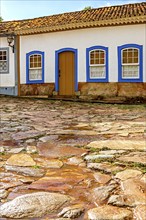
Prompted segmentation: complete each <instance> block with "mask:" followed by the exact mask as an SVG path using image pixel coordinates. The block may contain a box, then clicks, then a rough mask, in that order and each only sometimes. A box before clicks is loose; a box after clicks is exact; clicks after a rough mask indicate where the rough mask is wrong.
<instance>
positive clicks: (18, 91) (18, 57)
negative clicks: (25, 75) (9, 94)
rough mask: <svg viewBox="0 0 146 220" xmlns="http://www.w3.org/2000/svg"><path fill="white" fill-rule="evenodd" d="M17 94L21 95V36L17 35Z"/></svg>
mask: <svg viewBox="0 0 146 220" xmlns="http://www.w3.org/2000/svg"><path fill="white" fill-rule="evenodd" d="M15 45H16V47H15V51H16V53H15V70H16V71H15V95H16V96H20V36H19V35H17V36H16V37H15Z"/></svg>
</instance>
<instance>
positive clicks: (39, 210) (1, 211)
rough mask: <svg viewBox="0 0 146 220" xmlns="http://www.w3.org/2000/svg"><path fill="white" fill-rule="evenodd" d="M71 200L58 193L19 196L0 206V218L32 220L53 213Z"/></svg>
mask: <svg viewBox="0 0 146 220" xmlns="http://www.w3.org/2000/svg"><path fill="white" fill-rule="evenodd" d="M70 200H71V198H70V197H69V196H66V195H61V194H59V193H47V192H37V193H32V194H26V195H23V196H19V197H17V198H15V199H14V200H12V201H10V202H7V203H5V204H3V205H1V206H0V217H5V218H20V219H24V218H33V217H35V218H36V217H42V216H44V215H46V214H48V213H53V212H55V211H56V210H58V209H59V208H60V207H61V206H62V205H64V204H65V203H67V202H69V201H70Z"/></svg>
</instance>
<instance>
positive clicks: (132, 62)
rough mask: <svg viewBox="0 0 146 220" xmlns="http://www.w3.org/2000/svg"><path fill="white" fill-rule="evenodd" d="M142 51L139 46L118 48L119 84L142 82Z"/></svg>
mask: <svg viewBox="0 0 146 220" xmlns="http://www.w3.org/2000/svg"><path fill="white" fill-rule="evenodd" d="M142 50H143V49H142V46H141V45H137V44H126V45H122V46H120V47H118V66H119V82H142V75H143V73H142V69H143V66H142V65H143V64H142V63H143V61H142Z"/></svg>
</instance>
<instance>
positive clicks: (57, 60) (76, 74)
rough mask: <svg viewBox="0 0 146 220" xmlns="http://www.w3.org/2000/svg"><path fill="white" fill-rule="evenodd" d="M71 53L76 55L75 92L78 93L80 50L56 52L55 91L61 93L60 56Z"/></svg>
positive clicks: (69, 49) (72, 49)
mask: <svg viewBox="0 0 146 220" xmlns="http://www.w3.org/2000/svg"><path fill="white" fill-rule="evenodd" d="M66 51H71V52H73V53H74V54H75V91H78V50H77V49H74V48H70V47H67V48H62V49H60V50H57V51H55V91H56V92H58V91H59V54H60V53H62V52H66Z"/></svg>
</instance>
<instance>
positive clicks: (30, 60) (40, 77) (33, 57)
mask: <svg viewBox="0 0 146 220" xmlns="http://www.w3.org/2000/svg"><path fill="white" fill-rule="evenodd" d="M26 66H27V70H26V81H27V83H43V82H44V52H41V51H31V52H30V53H27V54H26Z"/></svg>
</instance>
